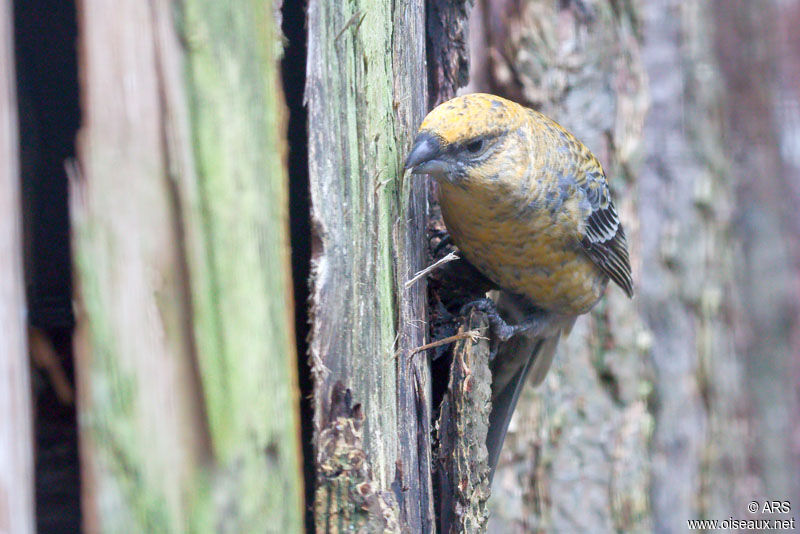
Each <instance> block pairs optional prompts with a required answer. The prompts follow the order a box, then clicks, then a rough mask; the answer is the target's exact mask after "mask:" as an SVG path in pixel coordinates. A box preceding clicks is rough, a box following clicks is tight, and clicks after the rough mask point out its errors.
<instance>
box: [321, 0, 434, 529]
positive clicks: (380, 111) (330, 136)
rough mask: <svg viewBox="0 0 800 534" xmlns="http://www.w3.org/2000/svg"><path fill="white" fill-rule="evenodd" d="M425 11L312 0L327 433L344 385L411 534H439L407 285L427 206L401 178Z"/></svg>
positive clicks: (417, 329) (418, 310) (419, 330)
mask: <svg viewBox="0 0 800 534" xmlns="http://www.w3.org/2000/svg"><path fill="white" fill-rule="evenodd" d="M422 4H423V3H422V2H420V1H417V0H415V1H401V2H389V1H365V0H362V1H357V2H351V3H336V2H335V3H330V2H321V1H318V0H312V1H311V2H309V6H308V58H309V59H308V69H307V72H308V76H307V81H306V99H307V102H308V111H309V170H310V190H311V200H312V221H313V225H314V233H315V240H316V241H315V243H316V247H315V250H314V259H313V271H314V287H313V290H312V307H313V309H312V315H313V324H312V338H311V359H312V366H313V372H314V375H315V393H314V397H315V401H314V403H315V414H316V415H315V425H316V435H317V437H318V436H319V433H320V431H321V428H320V425H321V423H322V421H323V420H324V414H327V413H329V411H330V410H329V406H328V405H327V403H328V399H330V393H331V388H332V386H333V384H335V383H336V382H337V381H342V382H343V383H344V384H345V386H346V387H348V388H350V389H351V390H352V393H353V399H354V402H358V403H361V404H362V406H363V410H364V416H365V422H364V447H365V451H366V456H367V460H368V461H369V462H370V463H371V467H372V471H373V473H374V476H375V478H376V480H377V483H378V484H379V485H380V487H381V489H384V490H388V489H390V488H391V487H392V483H393V482H396V484H395V485H394V488H395V490H396V495H397V498H398V502H399V508H400V512H401V513H400V518H401V521H400V523H401V526H402V527H403V528H408V529H410V531H412V532H424V531H430V530H431V529H432V528H433V512H432V510H433V507H432V500H431V493H430V470H429V463H430V457H429V455H430V443H429V419H430V406H429V394H428V390H429V378H428V371H427V365H425V363H426V362H425V360H424V359H419V358H418V359H416V360H409V359H408V357H407V355H408V353H409V349H411V348H413V347H414V346H417V345H419V344H421V343H422V341H423V340H424V330H425V329H424V327H423V326H422V325H423V323H420V322H418V321H420V320H424V315H423V314H424V311H423V309H424V301H425V299H424V295H425V284H424V283H419V284H415V285H413V286H411V287H410V288H405V287H404V282H405V281H406V280H408V279H410V278H411V276H412V275H413V274H414V272H416V271H418V270H419V269H421V268H422V267H423V259H422V258H423V254H422V252H423V251H424V248H423V247H424V244H425V243H424V220H425V212H426V203H425V196H424V187H423V184H422V183H420V182H418V181H415V180H411V179H405V180H404V179H403V178H402V172H401V168H400V164H401V158H402V155H403V151H404V149H406V148H407V147H408V146H409V144H410V140H411V136H412V135H413V132H414V130H415V128H416V127H417V125H418V124H419V122H420V121H421V119H422V115H423V113H424V107H425V101H426V100H425V96H426V93H425V77H424V76H422V75H421V74H422V73H423V72H424V48H423V46H424V37H423V36H424V8H423V5H422ZM392 8H393V9H392Z"/></svg>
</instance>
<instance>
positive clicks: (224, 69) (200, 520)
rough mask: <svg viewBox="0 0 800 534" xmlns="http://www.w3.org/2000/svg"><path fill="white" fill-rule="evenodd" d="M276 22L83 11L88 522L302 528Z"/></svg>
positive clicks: (123, 6)
mask: <svg viewBox="0 0 800 534" xmlns="http://www.w3.org/2000/svg"><path fill="white" fill-rule="evenodd" d="M275 16H276V14H275V11H274V10H273V6H272V4H271V3H269V2H263V1H256V0H253V1H251V2H246V3H238V4H235V5H230V6H228V5H225V6H218V5H216V4H213V3H209V2H203V1H197V2H186V3H184V4H182V5H181V6H180V7H179V6H176V5H175V4H174V3H172V2H169V1H166V0H158V1H154V2H150V3H145V4H143V3H141V2H117V3H112V2H107V1H105V0H87V1H85V2H84V3H83V5H82V9H81V44H82V47H81V50H82V62H81V70H82V82H83V85H82V91H83V108H84V126H83V130H82V132H81V139H80V141H81V142H80V156H81V163H82V169H81V170H82V173H74V174H76V177H75V179H74V180H73V184H72V191H71V197H72V203H73V206H72V211H73V213H72V215H73V223H74V229H75V232H74V234H75V245H74V246H75V251H76V262H77V271H78V279H79V288H80V297H81V300H82V304H83V306H82V310H81V313H79V322H78V328H79V331H78V339H77V342H76V348H77V353H78V368H79V378H80V407H81V411H80V422H81V430H82V444H83V445H82V449H83V450H82V452H83V458H84V477H85V482H86V484H85V487H86V491H85V498H84V502H85V506H84V508H85V511H86V514H85V517H86V527H87V529H90V530H101V531H110V532H116V531H119V532H137V531H141V532H154V531H155V532H183V531H187V530H188V531H197V532H218V531H237V532H238V531H244V532H247V531H258V530H262V529H264V528H265V525H267V524H268V525H271V526H270V527H269V528H272V526H274V527H275V528H276V529H277V530H279V531H286V532H299V531H301V530H302V517H303V505H302V497H301V496H302V475H301V472H300V447H299V424H298V419H297V410H298V404H299V403H298V393H297V385H296V382H297V380H296V376H295V374H296V357H295V348H294V335H293V332H292V317H293V311H292V304H291V301H290V293H289V291H291V290H290V288H291V278H290V273H289V267H288V265H289V246H288V221H287V193H286V191H287V182H286V180H287V176H286V170H285V163H284V159H285V157H284V153H285V146H284V144H283V143H284V138H285V125H284V117H283V111H282V105H283V104H282V97H281V94H280V91H279V80H278V75H277V68H278V59H279V51H280V48H279V38H278V35H277V30H276V26H275Z"/></svg>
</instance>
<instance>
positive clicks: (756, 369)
mask: <svg viewBox="0 0 800 534" xmlns="http://www.w3.org/2000/svg"><path fill="white" fill-rule="evenodd" d="M713 6H714V7H713V11H712V14H713V16H714V18H715V21H716V25H717V27H718V30H717V32H716V51H717V56H718V59H719V65H720V68H721V70H722V74H723V77H724V81H725V86H726V87H727V88H729V89H728V90H727V91H726V105H725V114H724V120H725V124H726V126H727V127H726V132H725V133H726V135H725V141H726V147H727V148H728V149H729V153H730V154H731V165H730V178H731V181H732V182H733V183H734V184H735V191H734V198H735V202H736V208H735V210H734V213H733V223H734V224H733V230H734V235H735V237H736V238H737V241H738V243H737V245H738V246H737V248H736V249H735V259H736V261H735V264H734V270H735V274H736V286H737V288H738V291H737V294H738V296H739V301H738V302H737V303H736V304H737V306H736V307H735V308H734V313H733V317H734V319H733V321H734V324H735V326H736V330H735V333H736V336H735V338H734V339H735V340H736V343H737V346H739V347H741V353H742V355H743V356H744V362H743V365H744V369H743V372H744V383H743V387H744V391H746V392H748V395H747V396H746V401H747V405H748V406H747V408H748V412H749V415H750V423H751V424H750V428H749V430H750V433H749V435H748V438H749V439H748V443H747V447H748V451H747V453H748V457H747V460H748V461H749V463H750V464H751V465H752V466H753V468H754V472H755V474H756V475H757V476H756V477H753V478H751V481H750V483H749V484H748V485H747V486H746V487H747V489H748V490H749V492H750V493H749V495H752V496H753V497H754V498H758V499H759V500H765V499H766V500H771V499H774V498H778V499H788V500H790V501H791V502H792V504H793V505H794V502H795V500H796V499H798V498H800V478H799V477H798V476H797V474H798V473H800V440H798V439H797V435H798V434H797V428H798V423H797V413H798V408H800V390H798V388H797V384H798V380H800V358H798V355H800V239H799V238H798V236H800V215H799V214H798V213H799V212H798V206H800V143H798V139H800V137H798V132H800V112H799V110H800V91H798V84H797V81H798V79H800V78H798V75H800V47H798V43H797V31H796V29H795V24H797V22H798V21H800V3H798V2H796V1H793V2H777V1H769V2H761V3H759V4H758V5H756V4H753V3H752V2H744V1H739V2H733V3H732V4H728V3H723V2H715V3H714V4H713ZM798 502H800V501H798ZM792 508H793V511H794V510H796V509H797V507H795V506H793V507H792Z"/></svg>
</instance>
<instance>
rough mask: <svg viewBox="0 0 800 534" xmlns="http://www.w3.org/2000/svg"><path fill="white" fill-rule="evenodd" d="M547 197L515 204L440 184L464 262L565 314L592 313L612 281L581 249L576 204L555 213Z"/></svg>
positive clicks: (507, 197)
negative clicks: (592, 309)
mask: <svg viewBox="0 0 800 534" xmlns="http://www.w3.org/2000/svg"><path fill="white" fill-rule="evenodd" d="M546 195H547V193H546V192H545V191H542V192H541V194H538V195H536V194H533V195H530V196H528V197H526V198H524V200H523V199H521V198H516V197H514V196H513V194H509V193H508V192H506V193H500V192H497V191H492V190H490V189H477V190H475V189H470V188H468V187H465V186H463V185H458V184H451V183H440V184H439V203H440V205H441V208H442V215H443V217H444V221H445V224H446V225H447V229H448V231H449V232H450V235H451V237H452V239H453V241H454V243H455V244H456V245H457V246H458V248H459V249H460V250H461V252H462V253H463V255H464V256H465V257H466V259H467V260H469V261H470V262H471V263H473V264H474V265H475V267H477V268H478V270H480V271H481V272H482V273H483V274H485V275H486V276H488V277H489V278H490V279H491V280H493V281H494V282H495V283H497V284H498V285H499V286H500V287H502V288H504V289H507V290H509V291H512V292H514V293H517V294H520V295H524V296H526V297H528V298H530V299H531V300H532V301H533V302H534V303H535V304H536V305H538V306H540V307H542V308H544V309H546V310H549V311H552V312H555V313H559V314H565V315H577V314H581V313H585V312H587V311H588V310H589V309H590V308H591V307H592V306H594V304H595V303H596V302H597V300H598V299H599V298H600V297H601V296H602V293H603V291H604V290H605V287H606V285H607V281H608V280H607V277H605V276H604V275H603V273H602V272H601V271H600V270H599V269H598V268H597V267H596V266H595V265H594V264H593V263H592V262H591V260H589V258H588V257H587V256H586V255H585V254H584V253H583V252H582V251H581V250H580V245H579V243H578V240H577V239H576V236H577V235H578V233H579V232H580V228H579V225H580V224H581V221H582V220H583V219H582V215H581V213H580V206H579V203H578V199H577V198H576V197H574V196H573V197H570V198H566V199H560V201H559V203H558V208H557V209H551V208H552V206H553V204H552V202H548V199H547V196H546Z"/></svg>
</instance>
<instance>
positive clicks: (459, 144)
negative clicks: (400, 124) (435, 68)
mask: <svg viewBox="0 0 800 534" xmlns="http://www.w3.org/2000/svg"><path fill="white" fill-rule="evenodd" d="M526 113H527V110H526V109H525V108H523V107H522V106H520V105H519V104H516V103H514V102H511V101H510V100H506V99H504V98H500V97H498V96H494V95H487V94H481V93H475V94H469V95H463V96H459V97H456V98H454V99H452V100H448V101H447V102H444V103H443V104H440V105H439V106H437V107H436V108H434V109H433V111H431V112H430V113H428V116H427V117H425V120H424V121H422V125H421V126H420V128H419V132H418V133H417V137H416V139H415V140H414V144H413V146H412V148H411V152H409V154H408V157H407V158H406V162H405V168H406V169H411V171H412V172H413V173H415V174H429V175H431V176H433V177H434V178H436V179H437V180H444V181H447V182H450V183H456V184H459V183H463V182H465V181H470V180H481V181H486V180H490V181H491V180H492V179H493V180H494V181H496V180H497V176H498V175H501V174H502V172H501V171H502V167H503V166H504V165H514V164H516V163H518V162H519V160H520V158H524V157H527V152H526V151H527V148H528V147H527V143H518V142H514V139H512V138H516V136H517V134H518V133H520V132H519V131H520V127H521V126H522V125H523V124H524V121H525V114H526ZM523 137H524V136H523ZM501 154H502V157H498V156H500V155H501ZM523 168H524V167H523Z"/></svg>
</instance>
